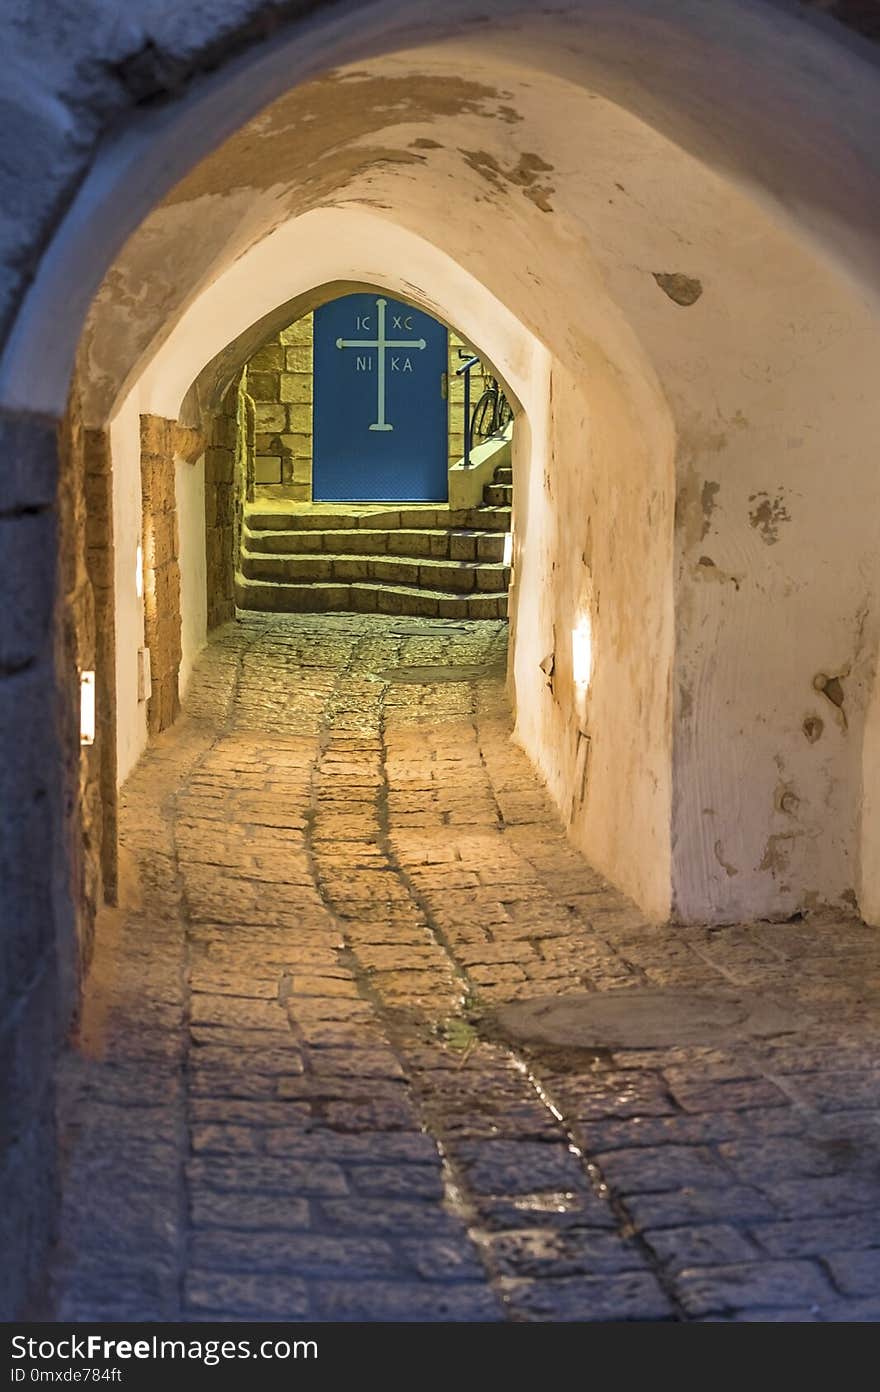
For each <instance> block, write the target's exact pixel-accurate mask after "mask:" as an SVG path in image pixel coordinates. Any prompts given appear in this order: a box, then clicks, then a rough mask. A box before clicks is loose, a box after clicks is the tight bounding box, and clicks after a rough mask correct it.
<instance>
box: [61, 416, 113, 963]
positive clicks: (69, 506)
mask: <svg viewBox="0 0 880 1392" xmlns="http://www.w3.org/2000/svg"><path fill="white" fill-rule="evenodd" d="M60 454H61V463H62V468H61V471H60V475H59V481H58V505H57V506H58V538H59V585H58V611H57V612H58V619H57V623H58V629H57V636H56V644H57V651H58V667H57V672H58V681H59V684H60V686H61V700H60V703H59V704H60V708H61V710H62V711H63V712H64V713H65V716H66V720H65V725H64V727H63V728H62V735H63V739H64V744H63V748H64V751H65V771H66V778H65V783H66V786H67V789H68V791H69V792H70V791H74V793H75V795H74V797H73V800H72V803H71V805H70V808H69V812H68V813H67V819H68V838H69V844H70V847H71V856H72V871H73V874H72V879H73V898H74V904H75V907H76V914H77V934H76V940H77V944H78V958H79V961H78V967H77V974H78V976H80V977H81V976H82V975H84V973H85V971H86V969H87V967H88V963H89V961H90V959H91V955H92V947H93V939H94V922H95V916H96V914H97V911H98V908H99V906H100V904H101V902H102V898H103V886H102V869H101V866H102V842H103V809H102V804H101V756H102V749H103V742H102V741H101V740H100V737H99V734H98V731H97V728H96V732H95V741H94V743H93V744H90V745H81V744H80V739H79V709H80V673H81V672H87V671H92V672H95V674H96V678H97V671H98V661H97V656H98V639H97V619H96V603H95V592H94V588H93V585H92V575H91V567H90V564H89V561H90V558H89V554H88V552H89V543H90V539H91V538H94V539H95V540H96V541H98V540H99V539H100V540H103V533H104V529H103V528H102V526H101V522H100V517H99V515H95V514H94V513H92V512H91V511H90V508H89V493H90V491H92V490H91V489H90V486H89V483H88V477H89V468H90V466H92V467H94V466H95V465H97V466H98V467H100V460H99V459H98V458H96V457H95V451H94V449H93V447H92V443H91V442H90V440H89V432H87V431H86V430H84V429H83V426H82V420H81V416H80V409H79V400H78V397H77V395H76V392H74V393H73V394H72V395H71V402H70V407H69V410H68V413H67V417H66V419H65V421H64V424H63V426H62V430H61V435H60ZM96 506H97V505H96ZM97 512H98V514H99V512H100V508H99V507H97ZM96 549H97V548H96ZM107 678H108V673H107V672H102V679H103V681H104V682H106V680H107ZM96 696H97V693H96ZM98 706H99V701H98V700H97V699H96V717H97V710H98ZM106 714H107V713H106V712H105V711H102V719H104V718H105V717H106Z"/></svg>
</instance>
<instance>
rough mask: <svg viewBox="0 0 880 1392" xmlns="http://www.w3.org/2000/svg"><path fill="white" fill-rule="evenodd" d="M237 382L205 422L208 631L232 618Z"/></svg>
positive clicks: (237, 433) (237, 489)
mask: <svg viewBox="0 0 880 1392" xmlns="http://www.w3.org/2000/svg"><path fill="white" fill-rule="evenodd" d="M238 387H239V384H238V382H234V383H233V384H232V386H231V387H230V388H229V390H228V391H227V393H226V395H225V396H224V398H223V400H222V402H221V405H220V409H219V411H217V412H216V414H215V415H214V416H213V417H212V419H211V420H210V421H209V422H206V433H207V438H208V445H207V448H206V450H205V529H206V530H205V559H206V567H207V586H208V629H209V630H210V629H212V628H216V627H217V625H218V624H221V623H226V622H227V620H228V619H231V618H234V617H235V558H236V525H237V524H236V516H237V511H238V507H239V506H240V504H239V503H238V501H237V494H238V491H239V485H238V483H237V481H236V459H237V457H239V454H238V441H239V424H238Z"/></svg>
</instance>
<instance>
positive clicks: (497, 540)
mask: <svg viewBox="0 0 880 1392" xmlns="http://www.w3.org/2000/svg"><path fill="white" fill-rule="evenodd" d="M244 545H245V548H246V549H247V550H248V551H249V552H250V553H251V554H252V555H265V556H292V555H298V554H299V555H301V554H308V555H310V556H313V555H316V554H319V553H323V554H328V555H341V554H346V555H349V554H350V555H357V556H408V557H415V558H417V559H419V560H421V559H423V558H424V559H433V560H451V561H472V560H479V561H501V560H502V559H503V557H504V534H503V533H501V532H481V531H476V530H473V529H453V528H448V529H440V528H432V529H430V530H429V529H421V530H416V529H414V528H401V529H400V530H399V531H376V530H374V529H372V528H368V527H357V528H346V529H345V530H339V531H299V530H293V531H272V530H265V531H256V530H254V529H253V528H252V527H251V526H250V525H246V526H245V529H244Z"/></svg>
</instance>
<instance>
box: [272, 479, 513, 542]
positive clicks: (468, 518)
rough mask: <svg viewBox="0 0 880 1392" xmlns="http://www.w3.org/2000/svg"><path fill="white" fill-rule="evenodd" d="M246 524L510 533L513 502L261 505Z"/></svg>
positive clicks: (302, 528)
mask: <svg viewBox="0 0 880 1392" xmlns="http://www.w3.org/2000/svg"><path fill="white" fill-rule="evenodd" d="M491 486H492V485H490V487H491ZM511 492H512V490H511ZM245 523H246V525H247V526H248V527H249V528H250V530H252V531H258V532H262V531H279V532H294V531H295V532H304V531H309V532H329V531H334V532H336V531H354V530H366V531H387V532H391V531H401V530H412V531H424V530H426V529H427V530H430V531H447V530H449V529H450V528H452V529H460V528H472V529H475V530H477V531H486V532H508V531H510V499H506V500H505V499H500V500H499V501H498V502H491V503H489V504H488V505H484V506H483V507H476V508H454V509H453V508H448V507H431V506H423V507H403V508H397V507H392V508H384V507H380V508H375V509H372V510H370V511H367V510H365V509H361V510H360V511H359V510H358V509H357V508H347V507H332V508H331V507H325V506H322V504H321V503H313V504H310V505H309V507H308V509H287V508H282V507H274V508H263V507H261V506H260V505H259V503H249V504H248V506H247V507H246V509H245Z"/></svg>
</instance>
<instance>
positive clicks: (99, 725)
mask: <svg viewBox="0 0 880 1392" xmlns="http://www.w3.org/2000/svg"><path fill="white" fill-rule="evenodd" d="M83 455H84V465H85V470H84V483H85V494H86V511H87V517H86V564H87V568H88V574H89V580H90V582H91V586H92V593H93V597H94V631H95V639H94V643H95V652H94V655H95V695H96V721H95V743H94V745H93V746H92V748H91V749H90V750H88V749H87V750H84V753H85V755H86V757H87V759H88V760H90V762H91V765H92V769H91V772H92V777H93V780H94V790H95V793H96V794H97V795H98V798H99V804H100V818H101V823H100V825H101V848H100V865H101V878H102V881H103V890H104V899H105V901H106V902H107V903H111V904H112V903H115V902H116V891H117V879H118V874H117V808H118V793H117V779H116V771H117V770H116V624H115V616H114V590H113V575H114V564H115V555H114V544H113V472H112V465H111V458H110V444H109V440H108V438H107V435H106V433H105V432H104V431H101V430H86V431H84V432H83Z"/></svg>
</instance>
